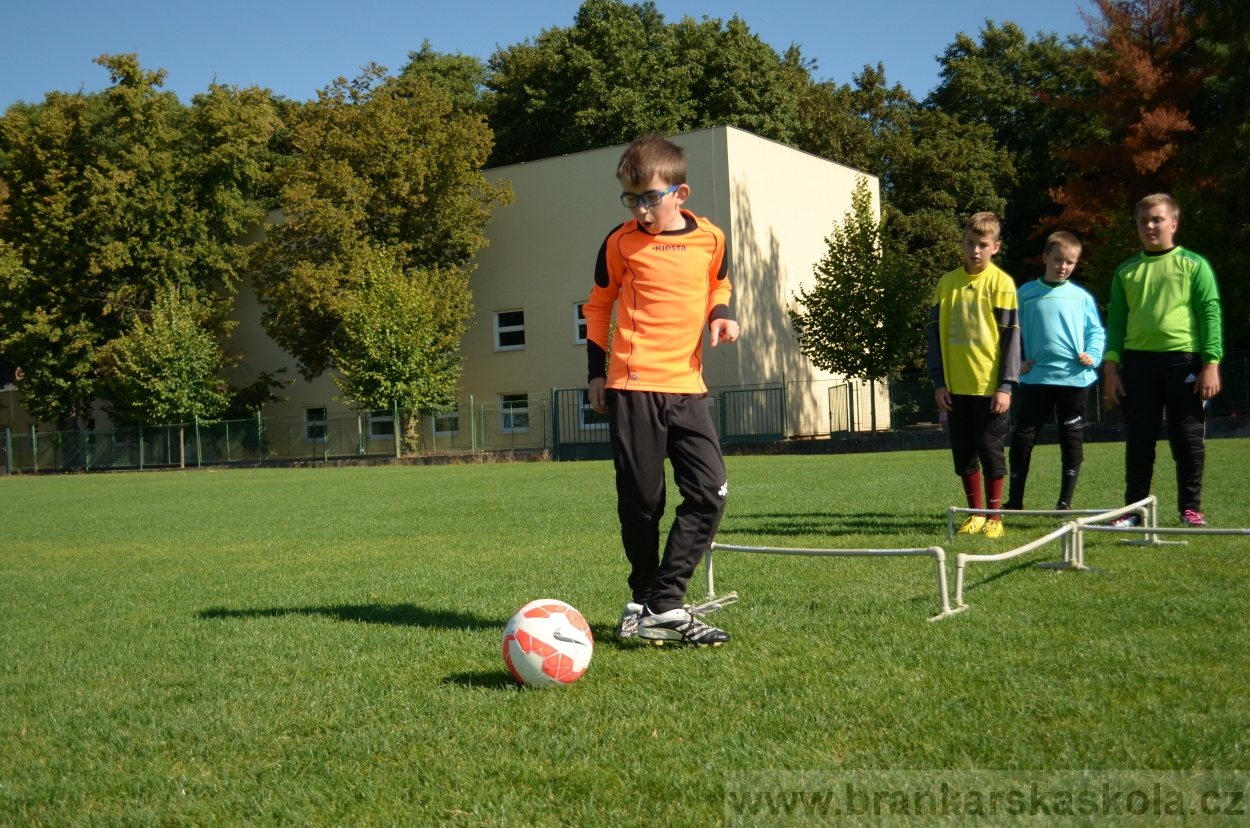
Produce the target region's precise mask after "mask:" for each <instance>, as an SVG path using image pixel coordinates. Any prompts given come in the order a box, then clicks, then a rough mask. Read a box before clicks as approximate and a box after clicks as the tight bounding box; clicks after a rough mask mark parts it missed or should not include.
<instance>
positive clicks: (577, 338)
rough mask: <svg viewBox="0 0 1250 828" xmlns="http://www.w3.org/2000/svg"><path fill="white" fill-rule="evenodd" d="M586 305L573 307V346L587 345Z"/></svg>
mask: <svg viewBox="0 0 1250 828" xmlns="http://www.w3.org/2000/svg"><path fill="white" fill-rule="evenodd" d="M585 308H586V303H585V302H578V303H577V304H575V305H574V306H573V344H574V345H585V344H586V312H585Z"/></svg>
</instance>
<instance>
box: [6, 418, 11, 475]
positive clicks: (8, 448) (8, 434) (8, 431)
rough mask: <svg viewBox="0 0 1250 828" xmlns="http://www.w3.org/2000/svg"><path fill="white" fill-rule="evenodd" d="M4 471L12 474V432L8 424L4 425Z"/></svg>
mask: <svg viewBox="0 0 1250 828" xmlns="http://www.w3.org/2000/svg"><path fill="white" fill-rule="evenodd" d="M4 472H5V474H13V432H12V429H10V428H9V427H8V426H5V427H4Z"/></svg>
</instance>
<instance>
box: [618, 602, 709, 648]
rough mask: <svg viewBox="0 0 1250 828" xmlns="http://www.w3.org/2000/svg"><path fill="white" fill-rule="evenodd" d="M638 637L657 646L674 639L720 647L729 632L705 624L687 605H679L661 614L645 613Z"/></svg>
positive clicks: (704, 645) (639, 624)
mask: <svg viewBox="0 0 1250 828" xmlns="http://www.w3.org/2000/svg"><path fill="white" fill-rule="evenodd" d="M638 637H639V638H641V639H643V640H644V641H650V642H651V643H653V644H656V645H657V646H659V645H663V644H665V643H666V642H669V641H674V642H678V643H681V644H694V645H696V646H699V647H707V646H712V647H719V646H720V645H721V644H724V643H725V642H726V641H728V640H729V633H727V632H725V631H724V630H721V629H717V628H716V627H713V626H711V625H709V624H704V623H703V622H702V621H700V620H699V616H697V615H695V614H694V613H693V612H691V611H690V610H689V609H688V608H686V607H678V608H677V609H674V610H669V611H668V612H662V613H660V614H659V615H643V617H642V620H641V621H639V622H638Z"/></svg>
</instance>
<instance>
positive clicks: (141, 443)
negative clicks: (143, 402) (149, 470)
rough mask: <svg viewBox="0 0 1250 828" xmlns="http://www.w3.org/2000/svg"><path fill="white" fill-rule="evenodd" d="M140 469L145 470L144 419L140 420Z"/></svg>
mask: <svg viewBox="0 0 1250 828" xmlns="http://www.w3.org/2000/svg"><path fill="white" fill-rule="evenodd" d="M139 471H143V421H142V420H140V421H139Z"/></svg>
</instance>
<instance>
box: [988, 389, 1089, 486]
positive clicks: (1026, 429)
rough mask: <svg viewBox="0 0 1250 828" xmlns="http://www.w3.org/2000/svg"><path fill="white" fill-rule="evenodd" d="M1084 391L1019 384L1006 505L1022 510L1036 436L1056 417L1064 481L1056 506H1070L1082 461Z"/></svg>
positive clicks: (1083, 448)
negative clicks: (1009, 483)
mask: <svg viewBox="0 0 1250 828" xmlns="http://www.w3.org/2000/svg"><path fill="white" fill-rule="evenodd" d="M1086 392H1087V389H1086V388H1085V387H1083V386H1075V385H1028V384H1025V383H1020V389H1019V392H1018V394H1017V397H1018V400H1017V402H1016V405H1017V408H1016V430H1015V431H1014V432H1012V435H1011V453H1010V461H1011V488H1010V494H1009V495H1008V497H1007V502H1008V503H1009V504H1010V505H1012V506H1014V507H1016V508H1024V487H1025V483H1026V482H1027V480H1028V478H1029V463H1030V461H1031V460H1032V457H1033V446H1034V444H1035V443H1036V442H1037V432H1038V431H1040V430H1041V429H1042V427H1043V426H1045V425H1046V423H1047V422H1048V421H1049V420H1050V417H1051V415H1052V414H1053V415H1055V425H1056V427H1057V428H1058V430H1059V452H1060V459H1061V462H1062V464H1063V479H1062V483H1061V484H1060V486H1059V503H1058V504H1057V505H1059V506H1061V507H1063V508H1066V507H1068V506H1070V505H1071V504H1072V494H1073V492H1075V491H1076V481H1077V478H1078V477H1079V476H1080V474H1081V461H1083V460H1084V459H1085V432H1084V429H1085V404H1086V397H1087V393H1086Z"/></svg>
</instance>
